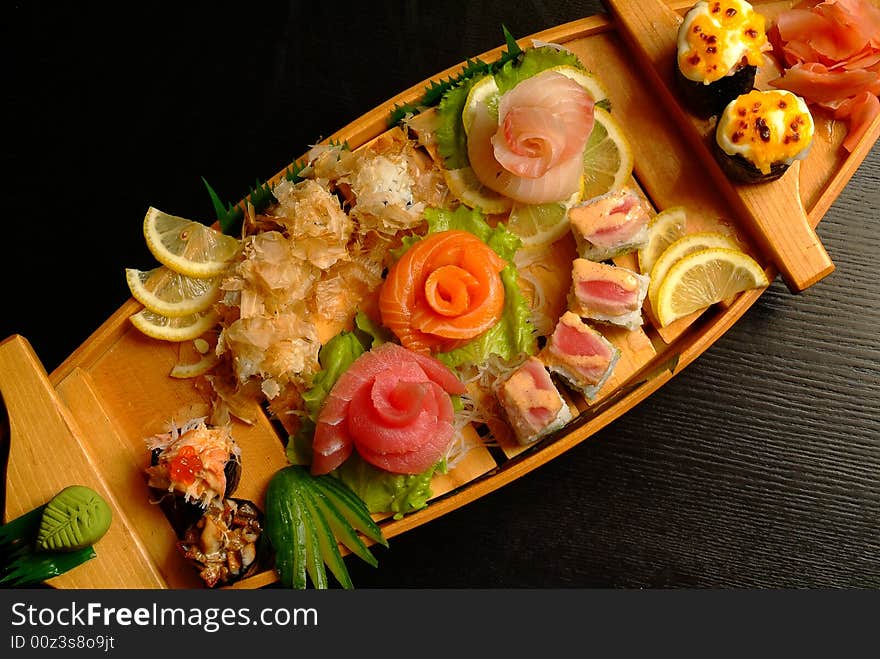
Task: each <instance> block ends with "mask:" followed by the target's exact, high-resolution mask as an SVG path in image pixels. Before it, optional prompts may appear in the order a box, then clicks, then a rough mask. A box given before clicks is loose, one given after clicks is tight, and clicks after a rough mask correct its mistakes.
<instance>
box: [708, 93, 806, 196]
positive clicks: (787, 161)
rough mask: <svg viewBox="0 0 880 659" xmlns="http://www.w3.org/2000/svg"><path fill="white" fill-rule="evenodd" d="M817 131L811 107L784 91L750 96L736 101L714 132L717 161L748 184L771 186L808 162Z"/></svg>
mask: <svg viewBox="0 0 880 659" xmlns="http://www.w3.org/2000/svg"><path fill="white" fill-rule="evenodd" d="M814 131H815V125H814V123H813V117H812V115H811V114H810V110H809V108H808V107H807V104H806V102H805V101H804V99H802V98H801V97H799V96H796V95H795V94H792V93H791V92H788V91H784V90H774V91H757V90H755V91H751V92H749V93H748V94H744V95H742V96H740V97H738V98H737V99H735V100H733V101H731V102H730V103H729V104H728V106H727V107H726V108H725V109H724V112H723V113H722V115H721V117H720V118H719V120H718V126H717V127H716V129H715V142H714V146H715V149H714V151H715V155H716V157H717V159H718V162H719V163H720V165H721V167H722V169H724V171H725V173H726V174H727V175H728V176H729V177H730V178H732V179H733V180H736V181H739V182H743V183H758V182H762V181H772V180H774V179H777V178H779V177H780V176H782V175H783V174H784V173H785V170H786V169H788V167H789V166H790V165H791V164H792V163H793V162H794V161H795V160H801V159H803V158H806V157H807V154H808V153H809V150H810V145H811V144H812V141H813V133H814Z"/></svg>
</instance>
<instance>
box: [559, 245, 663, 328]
mask: <svg viewBox="0 0 880 659" xmlns="http://www.w3.org/2000/svg"><path fill="white" fill-rule="evenodd" d="M649 281H650V277H649V276H648V275H640V274H638V273H636V272H633V271H632V270H630V269H629V268H623V267H620V266H616V265H609V264H607V263H596V262H593V261H588V260H587V259H575V260H574V261H573V263H572V269H571V292H570V293H569V299H568V306H569V310H571V311H573V312H574V313H576V314H577V315H578V316H580V317H581V318H589V319H592V320H596V321H599V322H603V323H612V324H614V325H621V326H623V327H626V328H627V329H631V330H632V329H636V328H637V327H640V326H641V325H642V322H643V319H642V304H643V303H644V301H645V295H646V294H647V292H648V282H649Z"/></svg>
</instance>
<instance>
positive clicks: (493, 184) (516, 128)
mask: <svg viewBox="0 0 880 659" xmlns="http://www.w3.org/2000/svg"><path fill="white" fill-rule="evenodd" d="M592 130H593V99H592V98H591V97H590V95H589V93H588V92H587V90H586V89H584V88H583V87H582V86H581V85H579V84H578V83H577V82H575V81H574V80H572V79H571V78H568V77H567V76H564V75H562V74H561V73H557V72H555V71H544V72H542V73H539V74H537V75H534V76H532V77H530V78H527V79H526V80H524V81H523V82H521V83H519V84H518V85H516V86H515V87H514V88H513V89H511V90H510V91H508V92H507V93H505V94H504V95H503V96H502V97H501V98H500V100H499V102H498V118H497V119H495V118H494V117H493V116H492V114H491V113H490V112H489V108H488V107H487V106H486V105H481V106H479V107H478V108H477V109H476V112H475V115H474V120H473V123H472V125H471V129H470V132H469V133H468V158H469V160H470V164H471V167H472V169H473V170H474V173H475V174H476V175H477V178H478V179H479V180H480V182H481V183H483V185H485V186H486V187H488V188H491V189H492V190H495V191H496V192H499V193H501V194H503V195H505V196H508V197H510V198H511V199H514V200H516V201H519V202H521V203H526V204H544V203H549V202H552V201H561V200H564V199H567V198H568V197H570V196H571V195H572V194H574V193H575V192H576V191H577V189H578V186H579V185H580V178H581V174H582V171H583V152H584V148H585V147H586V144H587V139H588V138H589V136H590V132H591V131H592Z"/></svg>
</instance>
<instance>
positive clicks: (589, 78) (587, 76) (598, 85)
mask: <svg viewBox="0 0 880 659" xmlns="http://www.w3.org/2000/svg"><path fill="white" fill-rule="evenodd" d="M549 70H550V71H556V72H557V73H561V74H562V75H564V76H565V77H567V78H571V79H572V80H574V81H575V82H577V83H578V84H579V85H580V86H581V87H583V88H584V89H586V90H587V91H588V92H589V94H590V96H592V97H593V102H594V103H598V102H599V101H604V100H605V99H606V98H608V90H607V89H606V88H605V85H604V84H602V81H601V80H599V78H598V77H597V76H595V75H594V74H592V73H589V72H588V71H584V70H583V69H578V68H577V67H574V66H569V65H568V64H561V65H559V66H553V67H550V69H549Z"/></svg>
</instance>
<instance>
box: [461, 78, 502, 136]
mask: <svg viewBox="0 0 880 659" xmlns="http://www.w3.org/2000/svg"><path fill="white" fill-rule="evenodd" d="M498 97H499V93H498V85H497V84H495V76H492V75H487V76H485V77H483V78H481V79H480V80H478V81H477V82H475V83H474V84H473V86H472V87H471V90H470V91H469V92H468V95H467V99H466V100H465V102H464V110H462V112H461V123H462V125H463V126H464V134H465V135H467V134H468V133H469V132H470V130H471V125H472V124H473V123H474V115H475V114H476V112H477V106H479V105H481V104H486V105H488V106H489V111H490V112H491V113H493V114H494V115H495V116H497V112H498V107H497V106H498Z"/></svg>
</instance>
